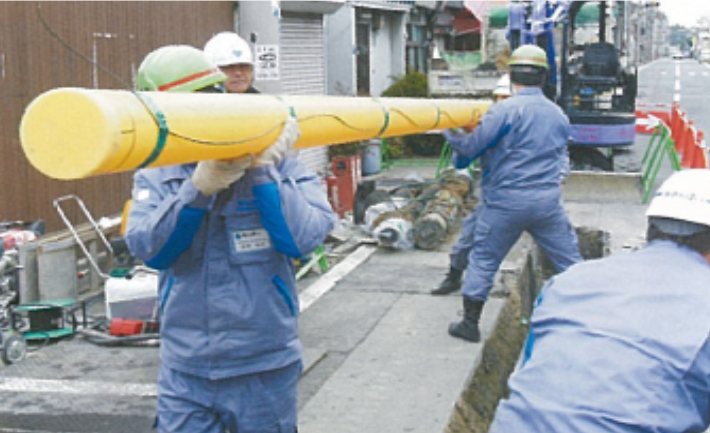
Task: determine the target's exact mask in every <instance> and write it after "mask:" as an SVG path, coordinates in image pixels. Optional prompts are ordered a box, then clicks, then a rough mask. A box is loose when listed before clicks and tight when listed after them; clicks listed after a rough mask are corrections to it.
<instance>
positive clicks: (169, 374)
mask: <svg viewBox="0 0 710 433" xmlns="http://www.w3.org/2000/svg"><path fill="white" fill-rule="evenodd" d="M225 78H226V77H225V75H224V74H223V73H222V72H220V71H219V69H217V67H216V66H215V65H214V64H212V62H211V61H210V60H209V59H208V58H207V56H206V55H205V54H204V53H203V52H202V51H201V50H198V49H196V48H193V47H189V46H184V45H181V46H167V47H162V48H160V49H158V50H155V51H153V52H152V53H150V54H149V55H148V56H147V57H146V58H145V59H144V61H143V62H142V63H141V65H140V68H139V70H138V74H137V80H136V81H137V89H138V90H140V91H171V92H215V91H218V90H217V88H216V87H215V86H217V85H220V84H222V83H224V80H225ZM144 97H146V98H149V97H150V96H149V95H148V94H146V95H145V96H144ZM213 97H228V96H227V95H214V96H213ZM237 103H238V102H237ZM165 121H166V123H167V125H168V126H174V125H172V123H171V119H170V117H168V118H167V119H165ZM298 137H299V128H298V123H297V121H296V120H295V119H294V118H289V119H287V120H285V121H284V122H283V124H282V125H281V128H280V132H279V135H278V137H276V139H275V141H274V142H273V144H271V145H270V146H269V147H267V148H266V149H265V150H264V151H263V152H261V153H259V154H257V155H247V156H243V157H239V158H236V159H231V160H206V161H200V162H199V163H197V164H194V163H192V164H183V165H174V166H166V167H155V168H144V169H141V170H139V171H137V172H136V174H135V176H134V186H133V193H132V205H131V208H130V212H129V216H128V223H127V231H126V241H127V243H128V246H129V248H130V250H131V252H132V253H133V255H134V256H135V257H137V258H139V259H141V260H143V261H144V262H145V263H146V264H147V265H148V266H150V267H152V268H155V269H158V270H160V278H159V281H160V283H159V301H160V303H159V306H160V325H161V330H160V333H161V348H160V361H161V365H160V377H159V380H158V417H157V428H158V431H159V432H161V433H163V432H165V433H167V432H170V433H182V432H184V433H195V432H199V433H225V432H233V433H234V432H264V433H266V432H273V433H276V432H281V433H286V432H287V433H295V432H296V431H297V389H298V388H297V383H298V378H299V377H300V373H301V368H302V367H301V343H300V340H299V338H298V323H297V322H298V315H299V303H298V292H297V290H296V281H295V272H294V265H293V259H294V258H301V257H303V256H304V255H306V254H308V253H310V252H311V251H313V250H314V249H315V248H316V247H318V246H319V245H320V244H321V243H322V242H323V240H324V239H325V237H326V236H327V234H328V233H329V232H330V230H331V229H332V228H333V226H334V223H335V214H334V213H333V211H332V209H331V207H330V205H329V204H328V200H327V197H326V195H325V193H324V192H323V188H322V186H321V181H320V179H319V178H318V177H317V176H316V175H315V174H314V173H312V172H311V171H310V170H309V169H307V168H306V167H305V166H304V165H303V164H302V163H300V162H299V161H297V160H296V159H295V158H290V157H289V156H288V152H289V150H290V149H291V148H292V146H293V145H294V143H295V142H296V140H297V139H298ZM196 138H199V137H196ZM201 145H208V144H205V143H201Z"/></svg>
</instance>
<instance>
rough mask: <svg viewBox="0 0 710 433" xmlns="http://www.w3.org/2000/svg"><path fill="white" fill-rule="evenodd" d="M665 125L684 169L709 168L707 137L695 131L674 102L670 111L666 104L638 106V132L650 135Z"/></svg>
mask: <svg viewBox="0 0 710 433" xmlns="http://www.w3.org/2000/svg"><path fill="white" fill-rule="evenodd" d="M659 122H660V123H663V124H665V125H666V126H667V127H668V129H669V130H670V136H671V138H672V139H673V142H674V143H675V151H676V154H677V155H678V160H679V161H680V165H681V167H683V168H708V156H707V152H706V150H707V149H706V146H705V137H704V134H703V133H702V132H701V131H698V130H696V129H695V126H694V125H693V122H692V121H691V120H689V119H688V116H687V114H686V113H685V112H683V111H682V110H681V109H680V106H679V105H678V103H677V102H673V104H671V106H670V110H668V105H666V104H637V105H636V132H637V133H639V134H648V133H652V132H653V131H655V130H656V126H657V125H658V123H659Z"/></svg>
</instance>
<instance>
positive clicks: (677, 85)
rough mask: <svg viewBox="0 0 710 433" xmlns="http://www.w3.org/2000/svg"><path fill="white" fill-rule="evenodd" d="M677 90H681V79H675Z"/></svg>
mask: <svg viewBox="0 0 710 433" xmlns="http://www.w3.org/2000/svg"><path fill="white" fill-rule="evenodd" d="M675 91H676V92H680V80H675Z"/></svg>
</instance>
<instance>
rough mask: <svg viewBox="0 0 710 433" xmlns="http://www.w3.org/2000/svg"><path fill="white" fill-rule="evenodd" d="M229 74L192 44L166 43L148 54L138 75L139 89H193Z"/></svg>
mask: <svg viewBox="0 0 710 433" xmlns="http://www.w3.org/2000/svg"><path fill="white" fill-rule="evenodd" d="M226 78H227V77H226V76H225V75H224V74H223V73H222V72H221V71H220V70H219V69H217V68H216V67H215V66H214V65H213V64H212V62H210V61H209V59H208V58H207V56H206V55H205V54H204V53H203V52H202V51H201V50H198V49H197V48H194V47H191V46H189V45H166V46H164V47H160V48H158V49H157V50H155V51H153V52H152V53H150V54H148V55H147V56H146V57H145V59H143V62H142V63H141V65H140V67H139V68H138V76H137V77H136V90H141V91H151V92H194V91H196V90H199V89H202V88H204V87H208V86H213V85H215V84H217V83H221V82H223V81H224V80H225V79H226Z"/></svg>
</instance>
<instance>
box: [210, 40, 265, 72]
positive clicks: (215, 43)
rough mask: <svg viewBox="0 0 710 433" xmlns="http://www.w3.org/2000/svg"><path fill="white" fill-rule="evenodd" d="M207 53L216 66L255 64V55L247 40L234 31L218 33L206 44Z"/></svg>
mask: <svg viewBox="0 0 710 433" xmlns="http://www.w3.org/2000/svg"><path fill="white" fill-rule="evenodd" d="M205 53H206V54H207V57H209V58H210V60H212V63H214V64H215V65H216V66H229V65H236V64H248V65H254V55H253V54H252V52H251V47H249V44H248V43H247V41H245V40H244V39H242V38H241V37H240V36H239V35H238V34H236V33H233V32H222V33H217V34H216V35H214V36H213V37H212V39H210V40H209V41H207V44H205Z"/></svg>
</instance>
